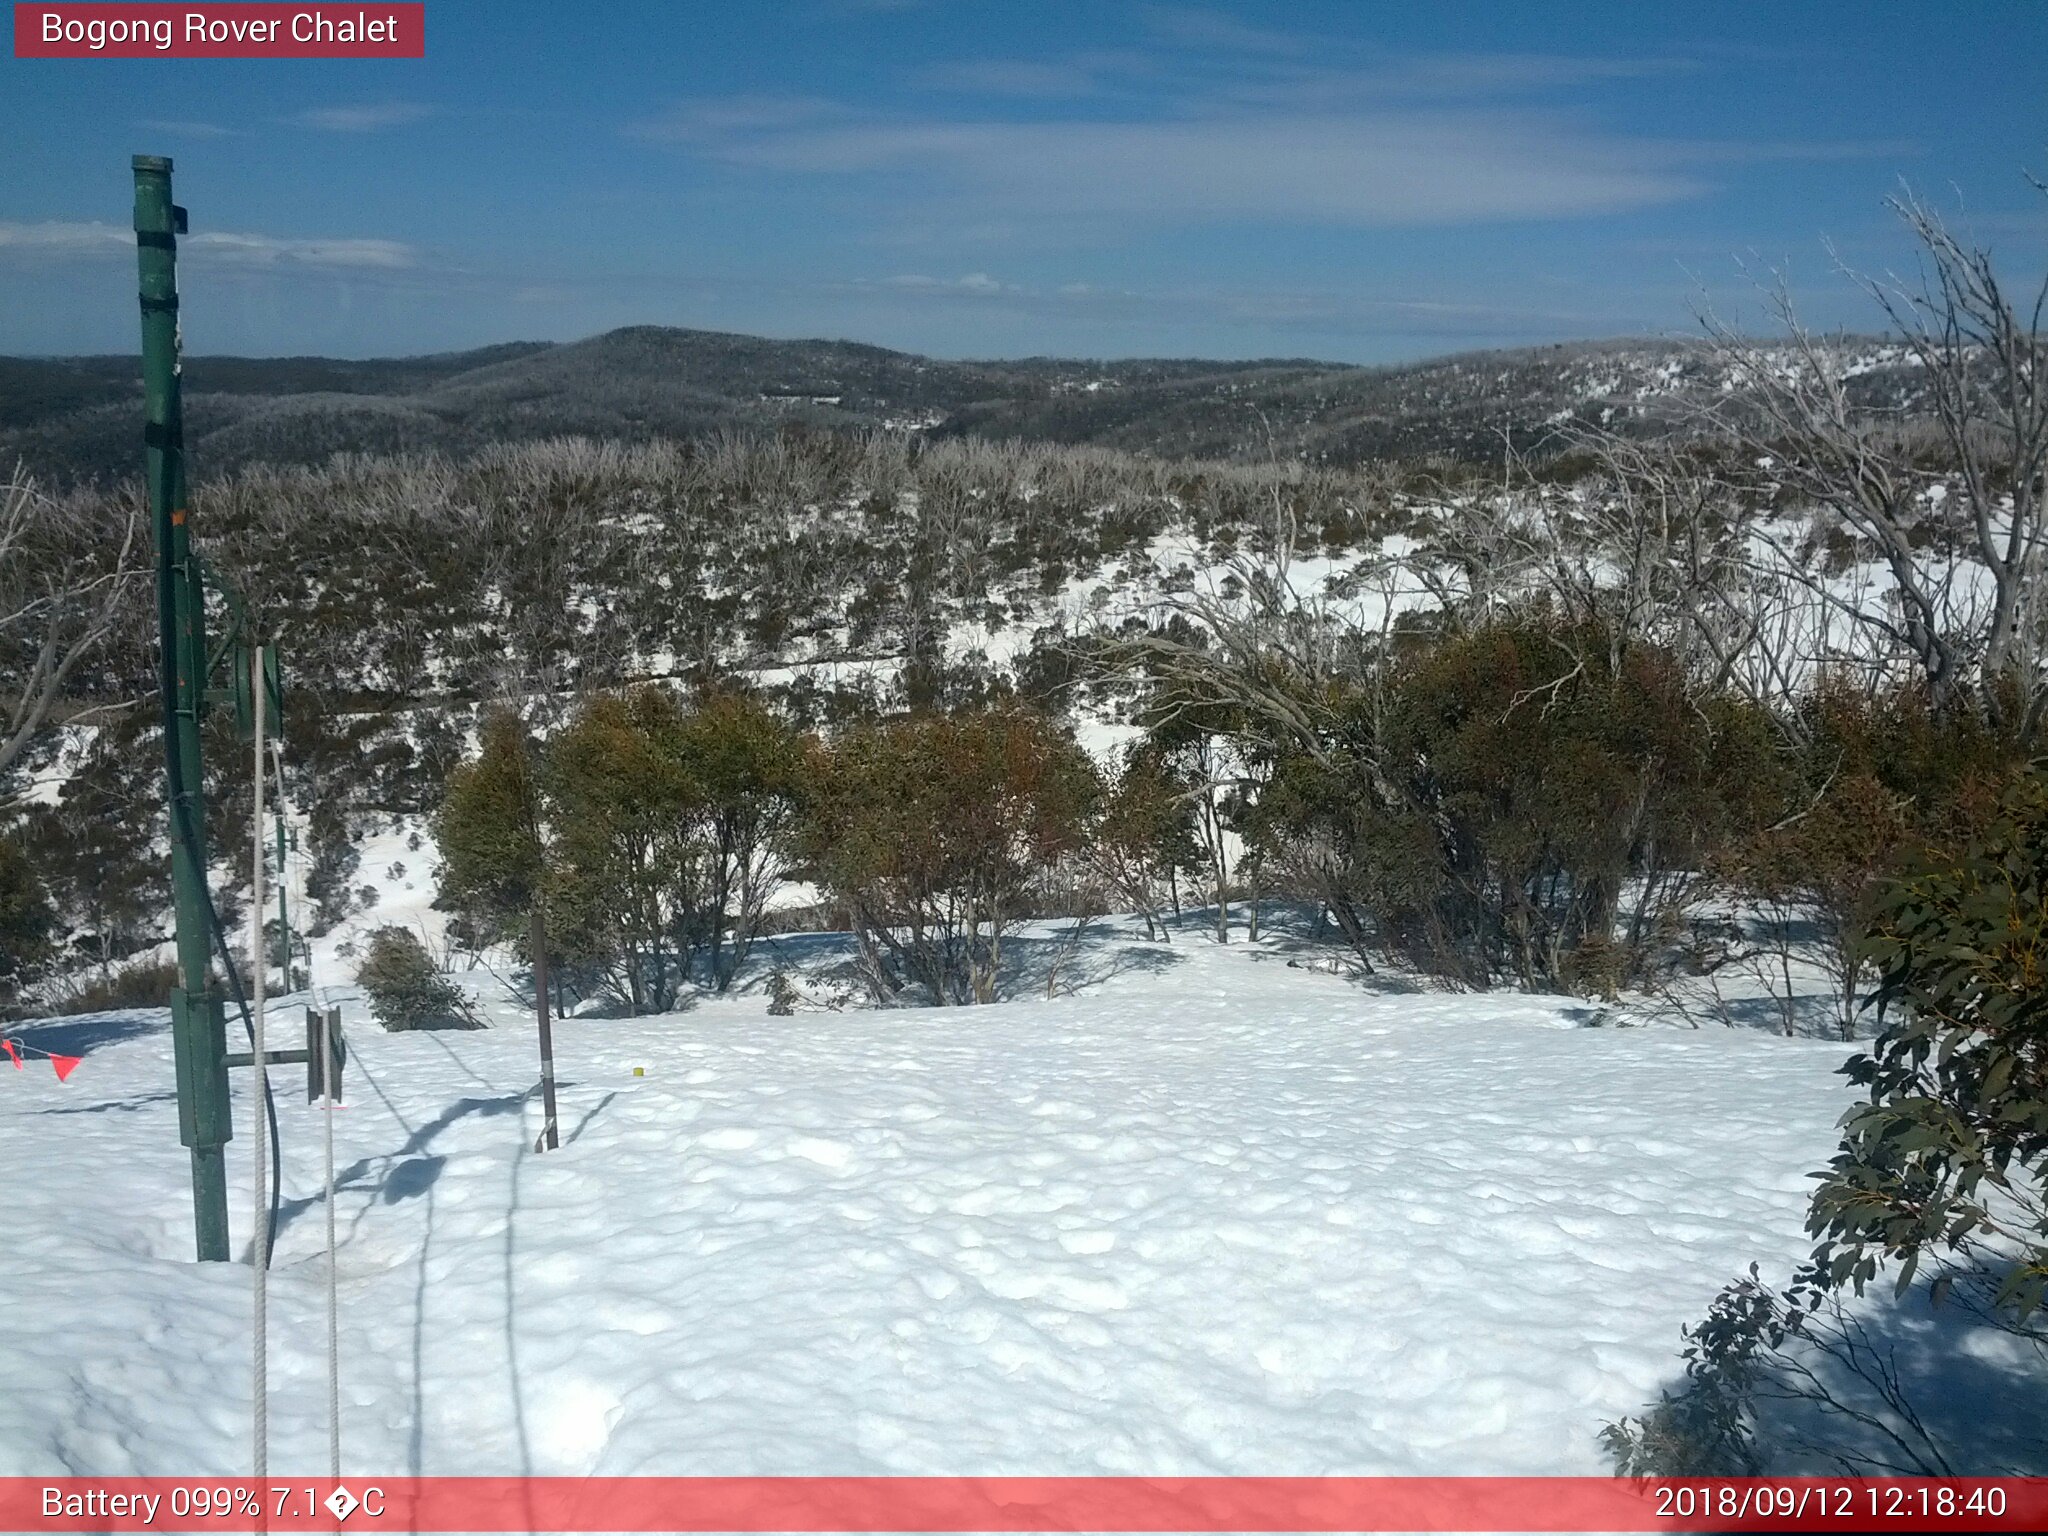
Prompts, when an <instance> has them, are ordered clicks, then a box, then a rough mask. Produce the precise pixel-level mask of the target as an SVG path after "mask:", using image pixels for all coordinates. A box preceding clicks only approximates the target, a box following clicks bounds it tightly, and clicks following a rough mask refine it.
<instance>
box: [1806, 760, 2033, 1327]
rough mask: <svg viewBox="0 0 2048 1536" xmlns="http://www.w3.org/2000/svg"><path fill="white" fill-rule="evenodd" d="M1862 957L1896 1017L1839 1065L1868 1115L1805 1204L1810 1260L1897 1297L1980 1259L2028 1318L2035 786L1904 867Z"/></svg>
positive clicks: (1848, 1134) (2026, 785) (1857, 1116)
mask: <svg viewBox="0 0 2048 1536" xmlns="http://www.w3.org/2000/svg"><path fill="white" fill-rule="evenodd" d="M1866 952H1867V955H1868V957H1869V960H1870V962H1871V964H1872V965H1873V966H1875V968H1876V970H1877V972H1878V975H1879V977H1880V981H1879V987H1878V992H1877V1002H1878V1005H1879V1007H1880V1009H1881V1010H1882V1011H1883V1012H1884V1013H1886V1014H1889V1015H1890V1016H1891V1017H1890V1022H1888V1023H1887V1024H1886V1026H1885V1027H1884V1029H1883V1030H1882V1032H1881V1033H1880V1034H1879V1035H1878V1037H1877V1039H1876V1040H1875V1041H1874V1042H1873V1043H1872V1045H1871V1047H1870V1049H1869V1050H1867V1051H1864V1052H1860V1053H1858V1054H1857V1055H1856V1056H1853V1057H1851V1058H1850V1060H1849V1063H1848V1065H1847V1066H1845V1067H1844V1068H1843V1071H1844V1073H1845V1074H1846V1075H1847V1076H1848V1077H1849V1079H1850V1080H1851V1081H1852V1082H1856V1083H1859V1084H1862V1085H1863V1086H1865V1087H1866V1088H1867V1089H1868V1090H1869V1101H1868V1102H1867V1103H1866V1104H1864V1105H1862V1106H1861V1107H1859V1108H1858V1109H1856V1110H1855V1111H1853V1112H1852V1113H1851V1114H1850V1115H1849V1116H1848V1117H1847V1119H1845V1121H1844V1122H1843V1136H1842V1147H1841V1150H1840V1151H1839V1152H1838V1153H1837V1154H1836V1155H1835V1157H1834V1159H1833V1161H1832V1162H1831V1163H1830V1165H1829V1168H1828V1171H1827V1173H1826V1175H1825V1176H1824V1177H1823V1180H1822V1183H1821V1186H1820V1188H1819V1189H1818V1190H1817V1191H1816V1193H1815V1195H1814V1201H1813V1209H1812V1214H1811V1218H1810V1225H1811V1227H1812V1229H1813V1231H1814V1232H1815V1234H1816V1235H1817V1236H1818V1237H1820V1239H1821V1245H1820V1248H1819V1249H1818V1250H1817V1251H1816V1254H1815V1258H1816V1260H1817V1261H1818V1262H1819V1263H1820V1264H1821V1265H1822V1266H1823V1268H1824V1270H1825V1272H1826V1274H1827V1277H1828V1279H1829V1281H1830V1282H1831V1283H1833V1284H1834V1285H1837V1286H1839V1285H1842V1284H1845V1283H1846V1284H1851V1285H1854V1286H1855V1287H1856V1288H1857V1289H1859V1290H1860V1289H1861V1288H1862V1286H1863V1284H1864V1283H1865V1282H1866V1281H1868V1280H1870V1279H1871V1278H1873V1277H1874V1276H1875V1275H1876V1273H1877V1271H1878V1268H1879V1267H1880V1265H1882V1264H1884V1263H1886V1262H1887V1261H1893V1260H1896V1261H1899V1265H1900V1267H1899V1276H1898V1285H1899V1288H1900V1289H1901V1290H1904V1288H1905V1287H1906V1286H1907V1285H1908V1284H1910V1283H1911V1281H1912V1278H1913V1274H1914V1270H1915V1268H1916V1267H1917V1265H1918V1264H1919V1262H1920V1261H1921V1259H1922V1257H1923V1256H1932V1257H1936V1258H1938V1259H1940V1260H1942V1261H1943V1262H1944V1263H1948V1262H1953V1261H1966V1260H1974V1261H1989V1262H1993V1263H1995V1264H1997V1266H1998V1267H1999V1268H2000V1269H2002V1270H2003V1272H2004V1276H2005V1278H2004V1282H2003V1286H2002V1289H2001V1290H2000V1292H1999V1294H1998V1297H1997V1301H1998V1304H1999V1305H2000V1306H2002V1307H2005V1308H2008V1309H2010V1311H2011V1312H2012V1313H2013V1314H2014V1315H2015V1316H2016V1317H2017V1318H2018V1319H2020V1320H2024V1319H2025V1318H2026V1317H2027V1316H2028V1314H2030V1313H2031V1312H2032V1311H2033V1310H2034V1309H2035V1308H2036V1307H2037V1306H2039V1305H2040V1302H2041V1297H2042V1291H2043V1287H2044V1284H2048V1199H2044V1193H2048V1192H2044V1187H2043V1180H2044V1175H2048V771H2043V769H2042V768H2040V767H2038V766H2037V767H2036V768H2035V769H2033V770H2032V771H2031V772H2029V773H2027V774H2026V775H2025V776H2023V777H2022V778H2021V779H2020V781H2019V782H2018V783H2017V784H2016V785H2015V786H2014V787H2013V788H2012V789H2011V790H2010V791H2009V792H2008V793H2007V795H2006V796H2005V798H2004V800H2003V802H2002V804H2001V806H2000V809H1999V813H1998V815H1997V816H1996V817H1995V818H1993V820H1992V821H1991V824H1990V825H1989V827H1988V828H1986V830H1985V831H1984V832H1983V833H1981V834H1980V835H1978V836H1976V837H1973V838H1971V839H1969V840H1968V841H1967V842H1965V843H1964V844H1962V845H1961V846H1960V847H1959V848H1957V849H1954V850H1951V851H1947V852H1929V853H1927V854H1924V855H1922V856H1920V857H1919V858H1917V859H1915V860H1914V861H1913V864H1912V866H1911V867H1910V868H1909V870H1908V871H1907V873H1906V874H1905V875H1904V876H1902V877H1901V878H1900V879H1899V880H1898V881H1896V882H1895V883H1894V884H1893V885H1891V886H1890V887H1889V888H1888V889H1887V890H1886V892H1885V894H1884V895H1883V897H1882V899H1881V901H1880V903H1879V906H1878V910H1877V912H1876V915H1875V918H1874V920H1873V922H1872V924H1871V933H1870V937H1869V939H1868V940H1867V942H1866ZM1944 1278H1945V1277H1944ZM1935 1283H1936V1284H1937V1285H1941V1284H1942V1283H1943V1282H1942V1279H1937V1280H1936V1282H1935Z"/></svg>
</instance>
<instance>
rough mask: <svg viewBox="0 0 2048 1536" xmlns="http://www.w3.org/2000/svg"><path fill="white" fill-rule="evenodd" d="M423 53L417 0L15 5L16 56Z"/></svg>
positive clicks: (423, 17) (422, 10) (423, 26)
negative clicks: (405, 0)
mask: <svg viewBox="0 0 2048 1536" xmlns="http://www.w3.org/2000/svg"><path fill="white" fill-rule="evenodd" d="M426 54H427V8H426V6H425V5H423V4H408V5H385V4H378V3H375V0H372V3H370V4H357V5H108V4H100V3H94V4H81V5H69V4H62V3H59V4H51V5H16V6H15V7H14V56H15V57H16V58H17V59H422V58H425V57H426Z"/></svg>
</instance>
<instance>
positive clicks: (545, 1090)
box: [527, 900, 562, 1152]
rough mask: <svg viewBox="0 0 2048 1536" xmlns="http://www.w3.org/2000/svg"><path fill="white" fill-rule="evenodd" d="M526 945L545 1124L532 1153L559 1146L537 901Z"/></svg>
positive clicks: (544, 945)
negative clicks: (530, 952) (530, 962)
mask: <svg viewBox="0 0 2048 1536" xmlns="http://www.w3.org/2000/svg"><path fill="white" fill-rule="evenodd" d="M527 944H528V946H529V947H530V948H531V949H532V950H533V1006H534V1008H535V1010H536V1011H537V1012H538V1014H539V1015H540V1097H541V1108H542V1110H543V1112H544V1113H545V1114H546V1115H547V1125H546V1126H545V1127H543V1128H542V1130H541V1133H540V1137H539V1139H538V1140H536V1141H535V1142H534V1144H533V1150H534V1151H536V1152H539V1151H541V1150H542V1149H543V1148H546V1149H548V1150H552V1149H554V1148H556V1147H559V1146H560V1145H561V1144H562V1143H561V1138H560V1134H559V1133H558V1132H557V1130H556V1129H555V1126H556V1120H555V1034H554V1029H553V1027H552V1026H551V1025H550V1024H549V1023H548V925H547V919H546V918H545V917H544V916H542V914H541V908H540V902H539V901H538V900H535V902H534V904H533V919H532V923H531V925H530V926H529V927H528V929H527Z"/></svg>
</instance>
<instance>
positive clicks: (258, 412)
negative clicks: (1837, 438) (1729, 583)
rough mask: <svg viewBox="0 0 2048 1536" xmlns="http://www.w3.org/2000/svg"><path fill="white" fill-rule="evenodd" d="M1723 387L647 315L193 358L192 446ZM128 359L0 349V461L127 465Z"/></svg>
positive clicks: (928, 428)
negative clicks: (514, 334) (357, 352)
mask: <svg viewBox="0 0 2048 1536" xmlns="http://www.w3.org/2000/svg"><path fill="white" fill-rule="evenodd" d="M1845 344H1846V345H1848V346H1851V347H1853V348H1855V349H1857V350H1858V351H1859V353H1860V357H1859V362H1858V366H1856V367H1855V368H1854V369H1853V370H1852V372H1853V374H1854V377H1855V378H1856V380H1857V382H1858V386H1859V388H1860V389H1862V390H1864V391H1866V392H1868V393H1870V394H1872V395H1873V396H1874V397H1876V398H1878V399H1882V400H1884V401H1885V403H1906V401H1905V400H1904V398H1903V397H1904V396H1905V395H1906V394H1907V393H1908V392H1909V389H1910V381H1911V375H1910V373H1908V372H1907V371H1905V370H1903V369H1901V368H1900V367H1899V366H1898V360H1897V354H1896V352H1895V351H1894V350H1893V349H1890V348H1887V347H1885V346H1884V345H1883V344H1881V343H1877V342H1849V343H1845ZM1726 383H1727V381H1726V380H1725V379H1724V378H1722V377H1721V376H1720V370H1719V368H1718V366H1717V365H1716V363H1715V362H1714V361H1713V359H1712V358H1711V356H1710V355H1709V354H1708V353H1707V352H1706V351H1705V350H1704V349H1703V348H1701V347H1700V346H1698V345H1697V344H1695V343H1692V342H1690V341H1684V340H1655V341H1615V342H1579V343H1572V344H1568V345H1558V346H1550V347H1542V348H1532V349H1527V350H1523V351H1517V352H1482V353H1467V354H1462V355H1460V356H1456V357H1448V358H1440V359H1435V360H1432V361H1427V362H1421V363H1414V364H1404V365H1400V366H1396V367H1385V368H1362V367H1352V366H1347V365H1343V364H1335V363H1323V362H1313V361H1306V360H1301V359H1265V360H1259V361H1252V362H1213V361H1201V360H1179V361H1173V360H1136V361H1132V360H1125V361H1120V362H1090V361H1085V360H1072V359H1058V358H1026V359H1022V360H1018V361H1008V362H951V361H945V360H942V359H937V358H927V357H919V356H915V355H913V354H910V353H904V352H892V351H889V350H887V349H886V348H882V347H872V346H864V345H859V344H856V343H852V342H842V341H776V340H769V339H765V338H762V337H756V336H736V335H728V334H724V333H721V332H715V331H693V330H677V329H671V328H666V327H658V326H633V327H628V328H626V329H623V330H616V331H610V332H607V333H606V334H604V335H602V336H594V337H591V338H588V339H587V340H583V341H576V342H569V343H565V344H562V345H550V344H546V343H538V342H514V343H508V344H506V345H502V346H495V347H487V348H483V349H481V350H479V351H474V352H459V353H446V354H440V355H436V356H430V357H413V358H380V359H371V360H366V361H350V360H343V359H334V358H317V357H286V358H239V357H193V358H190V359H188V360H187V363H186V384H185V409H186V418H187V441H188V445H189V447H190V449H191V452H192V462H193V466H194V470H195V472H196V473H197V474H199V475H201V476H205V475H210V474H214V473H217V472H222V471H227V470H232V469H236V468H239V467H242V466H244V465H248V464H251V463H277V464H317V463H321V462H324V461H325V460H326V459H328V458H329V457H330V456H331V455H333V454H335V453H337V452H351V453H362V452H371V453H389V452H407V451H417V450H425V449H442V450H448V451H453V452H457V453H461V452H466V451H468V450H472V449H475V448H478V447H481V446H483V445H485V444H488V443H495V442H506V441H520V440H533V439H538V438H547V437H555V436H561V435H565V434H581V435H586V436H591V437H600V438H619V439H625V440H629V441H630V440H645V439H650V438H658V437H670V436H676V437H687V436H695V435H697V434H700V433H702V432H704V431H706V430H708V429H715V428H719V427H726V426H746V425H770V424H775V425H780V424H787V423H790V422H793V421H802V422H809V423H813V424H816V425H819V426H827V427H831V426H837V427H852V428H865V427H885V428H892V429H897V430H908V431H915V432H918V433H921V434H924V435H927V436H930V437H934V438H938V437H949V436H971V437H984V438H999V439H1000V438H1021V439H1027V440H1034V441H1042V442H1054V443H1075V444H1080V443H1087V444H1097V445H1101V446H1105V447H1113V448H1120V449H1125V450H1129V451H1133V452H1139V453H1148V454H1160V455H1166V456H1172V457H1183V456H1198V457H1205V458H1246V457H1249V458H1260V459H1263V458H1267V457H1269V456H1271V455H1273V454H1276V453H1277V454H1280V455H1282V456H1285V457H1303V458H1306V459H1308V460H1310V461H1312V462H1319V463H1325V464H1332V465H1352V464H1357V463H1361V462H1363V461H1366V460H1369V459H1375V458H1394V457H1398V458H1404V459H1416V458H1425V457H1431V456H1443V457H1448V458H1453V459H1467V460H1471V459H1478V460H1490V459H1497V458H1498V456H1499V454H1500V451H1501V447H1502V441H1503V433H1507V434H1509V435H1510V436H1511V437H1512V438H1513V439H1514V441H1515V442H1516V443H1517V445H1518V446H1520V447H1522V448H1524V449H1529V450H1534V451H1537V452H1541V451H1542V449H1543V446H1544V445H1545V444H1546V443H1548V442H1553V441H1558V440H1561V437H1562V434H1561V432H1560V429H1564V428H1569V427H1571V426H1572V425H1574V424H1575V423H1576V424H1586V423H1594V424H1601V425H1612V424H1617V423H1620V424H1631V423H1632V424H1634V425H1637V426H1639V427H1642V428H1644V429H1647V430H1651V431H1655V430H1658V429H1659V428H1661V427H1663V426H1666V425H1668V424H1670V423H1671V422H1673V421H1676V420H1679V419H1682V418H1683V416H1684V415H1685V414H1686V412H1687V409H1688V407H1689V406H1691V405H1692V404H1694V403H1696V402H1698V401H1701V400H1703V399H1709V398H1713V397H1715V396H1717V395H1719V394H1720V393H1721V392H1722V391H1723V390H1724V388H1725V386H1726ZM140 391H141V384H140V377H139V371H138V364H137V361H136V359H135V358H133V357H126V356H122V357H88V358H58V359H47V358H0V463H8V464H11V463H13V462H14V461H16V460H20V461H21V462H22V463H24V464H25V465H26V466H28V467H29V469H30V470H31V471H32V472H33V473H35V474H36V475H37V476H38V477H39V478H41V479H42V480H43V481H44V483H46V484H51V483H61V482H66V481H79V480H90V479H105V478H109V477H118V476H121V475H124V474H126V473H128V472H129V471H130V470H131V469H132V467H133V465H134V462H135V457H136V453H137V448H136V442H137V438H136V433H137V430H138V428H137V422H138V420H139V415H138V412H139V397H140Z"/></svg>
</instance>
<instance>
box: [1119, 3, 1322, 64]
mask: <svg viewBox="0 0 2048 1536" xmlns="http://www.w3.org/2000/svg"><path fill="white" fill-rule="evenodd" d="M1145 21H1146V25H1147V26H1148V27H1149V28H1150V30H1151V31H1152V32H1153V34H1154V35H1155V36H1157V37H1159V38H1160V39H1161V40H1162V41H1164V42H1167V43H1170V44H1172V45H1174V46H1176V47H1180V48H1199V49H1203V50H1206V51H1215V52H1219V53H1253V54H1293V53H1300V52H1302V51H1303V50H1304V49H1306V48H1308V47H1309V46H1310V40H1309V39H1308V38H1305V37H1303V36H1301V35H1300V34H1298V33H1294V32H1282V31H1279V30H1278V29H1276V28H1272V27H1255V26H1252V25H1250V24H1248V23H1246V22H1242V21H1239V20H1238V19H1237V18H1236V17H1235V16H1230V15H1226V14H1225V13H1224V12H1222V11H1211V10H1200V9H1194V8H1190V7H1184V6H1166V5H1155V6H1149V7H1147V8H1146V11H1145Z"/></svg>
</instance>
